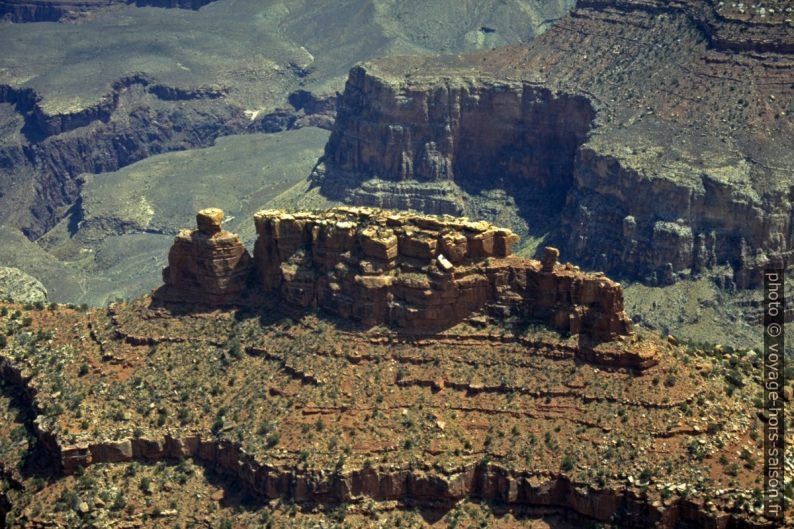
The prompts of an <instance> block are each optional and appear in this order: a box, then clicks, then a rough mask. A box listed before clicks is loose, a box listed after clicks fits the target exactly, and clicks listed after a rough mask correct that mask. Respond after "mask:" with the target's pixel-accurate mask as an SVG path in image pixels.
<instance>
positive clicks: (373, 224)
mask: <svg viewBox="0 0 794 529" xmlns="http://www.w3.org/2000/svg"><path fill="white" fill-rule="evenodd" d="M196 218H197V222H198V229H197V230H192V231H191V230H182V231H181V232H180V233H179V234H178V235H177V236H176V239H175V241H174V244H173V246H172V247H171V250H170V252H169V255H168V266H167V267H166V268H165V269H164V270H163V282H164V283H165V285H164V286H163V287H161V288H160V289H158V290H157V291H156V292H155V297H156V298H158V299H160V300H163V301H168V302H182V303H193V304H202V305H237V304H249V305H250V304H252V303H254V304H255V303H259V302H260V301H261V300H262V299H264V298H269V299H277V300H278V301H279V302H280V304H281V307H282V308H283V309H286V310H287V312H296V311H303V310H305V309H323V310H326V311H328V312H330V313H333V314H336V315H337V316H339V317H341V318H345V319H349V320H354V321H357V322H361V323H363V324H364V325H367V326H370V327H372V326H376V325H387V326H391V327H394V328H397V329H399V330H401V331H404V332H407V333H412V334H416V333H419V334H432V333H434V332H439V331H443V330H446V329H448V328H450V327H452V326H454V325H456V324H457V323H460V322H462V321H464V320H467V319H469V318H470V317H472V316H474V315H478V314H479V315H486V314H490V315H491V316H494V317H496V318H498V319H500V320H503V319H505V318H509V317H512V318H514V319H515V320H516V321H526V320H530V321H539V322H542V323H545V324H548V325H549V326H551V327H553V328H555V329H558V330H560V331H562V332H566V333H570V334H574V335H579V336H581V337H582V338H584V341H585V342H587V343H586V344H584V345H583V347H582V349H583V354H584V349H585V348H588V347H589V346H590V345H591V344H597V343H599V342H605V341H610V340H615V339H618V338H621V337H624V336H627V335H629V334H631V332H632V325H631V321H630V320H629V318H628V316H627V315H626V313H625V312H624V311H623V290H622V288H621V286H620V284H619V283H616V282H614V281H612V280H610V279H608V278H607V277H605V276H604V275H603V274H588V273H584V272H581V271H580V270H579V269H578V268H576V267H574V266H572V265H570V264H566V265H561V264H558V263H557V258H558V256H559V251H558V250H557V249H556V248H547V249H546V254H545V256H544V259H543V262H539V261H535V260H532V259H526V258H521V257H516V256H512V255H511V254H512V249H513V245H514V244H515V243H516V242H517V241H518V237H517V236H516V235H515V234H514V233H513V232H512V231H510V230H509V229H505V228H498V227H496V226H493V225H492V224H490V223H487V222H483V221H479V222H472V221H470V220H468V219H467V218H455V217H449V216H445V217H438V216H429V215H416V214H406V213H400V212H396V211H388V210H380V209H372V208H344V207H342V208H335V209H331V210H328V211H325V212H295V213H286V212H284V211H280V210H266V211H260V212H259V213H257V214H256V215H255V219H254V220H255V223H256V231H257V239H256V244H255V247H254V260H253V264H252V261H251V258H250V256H249V254H248V252H247V251H246V249H245V247H244V246H243V244H242V243H241V242H240V239H239V238H238V237H237V236H236V235H234V234H231V233H229V232H227V231H224V230H222V229H221V221H222V220H223V212H222V211H221V210H219V209H214V208H210V209H206V210H202V211H200V212H199V213H198V215H197V217H196ZM254 269H255V272H256V274H255V275H256V279H258V281H257V282H255V281H254V280H253V279H254V278H253V277H251V276H252V275H253V272H254ZM618 356H621V355H618ZM630 356H631V355H623V357H622V358H621V359H617V360H616V361H615V362H613V363H618V364H620V363H621V362H626V363H627V364H632V365H631V367H635V368H638V369H644V368H646V367H649V366H650V365H653V362H650V363H647V365H646V362H645V360H644V359H642V358H641V355H640V356H637V357H636V358H635V357H632V358H634V360H631V361H627V360H626V359H627V358H629V357H630Z"/></svg>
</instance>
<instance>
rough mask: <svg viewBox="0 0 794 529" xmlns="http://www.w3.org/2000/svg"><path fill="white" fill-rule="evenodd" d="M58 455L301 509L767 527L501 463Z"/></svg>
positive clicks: (83, 449) (184, 448)
mask: <svg viewBox="0 0 794 529" xmlns="http://www.w3.org/2000/svg"><path fill="white" fill-rule="evenodd" d="M59 456H60V462H61V464H62V466H63V469H64V471H65V472H66V473H69V474H72V473H75V472H77V471H78V470H79V469H80V468H81V467H85V466H88V465H90V464H96V463H119V462H126V461H135V460H138V461H159V460H165V459H170V460H173V459H181V458H193V459H194V460H197V461H199V462H203V463H204V464H207V465H209V466H211V468H214V469H216V470H218V471H220V472H222V473H224V474H226V475H230V476H233V477H234V478H236V479H238V480H240V481H241V482H242V483H243V484H244V485H245V486H247V487H249V488H250V489H251V490H252V491H253V492H254V493H255V494H256V495H257V496H259V497H261V498H265V499H279V498H282V499H289V500H292V501H295V502H298V503H310V504H318V503H320V504H339V503H351V502H352V503H356V502H359V501H362V500H374V501H397V502H401V503H405V504H410V505H433V506H436V507H437V506H439V505H445V504H446V505H452V504H454V503H455V502H457V501H459V500H462V499H467V498H471V499H477V500H480V501H486V502H495V503H498V504H501V505H509V506H515V507H520V506H535V507H538V506H542V507H546V508H551V509H561V510H564V511H569V512H572V513H573V514H575V515H579V516H584V517H587V518H588V519H590V520H597V521H600V522H609V523H612V524H617V525H618V526H620V527H651V526H652V527H659V528H661V529H663V528H670V529H672V528H674V527H679V526H690V525H691V526H693V527H695V526H697V527H704V528H713V529H718V528H723V527H730V526H736V527H746V528H748V529H750V528H756V527H758V528H762V527H768V526H767V525H766V524H764V523H761V524H760V525H756V524H752V523H750V522H748V521H747V520H745V519H742V518H740V517H739V516H733V515H730V514H725V513H723V512H720V511H717V512H716V513H714V512H712V513H708V512H707V511H706V510H705V508H704V507H705V506H704V502H703V500H699V499H696V498H693V499H687V498H684V497H680V496H679V497H676V498H674V499H670V500H667V501H665V502H664V504H662V502H654V503H653V504H650V503H649V502H648V500H647V497H646V496H647V494H645V493H643V491H642V490H640V489H639V488H634V489H628V490H618V489H609V488H596V487H593V486H591V485H589V484H587V483H583V482H577V481H576V480H575V479H574V478H573V477H571V476H568V475H565V474H562V473H557V472H549V471H538V472H517V471H514V470H511V469H509V468H506V467H504V466H502V465H500V464H498V463H487V462H486V463H476V464H469V465H465V466H462V467H459V468H433V467H427V468H423V467H421V466H419V467H417V466H413V467H412V468H395V467H394V466H393V465H389V466H385V467H380V466H367V467H365V468H357V469H344V470H337V471H335V472H324V471H321V470H318V471H307V470H301V469H298V468H290V467H289V466H286V465H281V466H277V465H273V464H266V463H262V462H260V461H257V460H256V459H255V458H254V457H252V456H250V455H249V454H247V453H246V452H245V451H244V450H243V449H242V448H241V447H240V446H239V445H237V444H235V443H233V442H230V441H226V440H221V439H214V438H207V437H202V436H201V435H198V434H188V435H167V436H165V437H164V438H162V439H144V438H132V439H122V440H119V441H107V442H96V443H90V444H83V445H79V446H64V447H60V449H59ZM731 524H733V525H731Z"/></svg>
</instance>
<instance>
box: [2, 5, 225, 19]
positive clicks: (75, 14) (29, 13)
mask: <svg viewBox="0 0 794 529" xmlns="http://www.w3.org/2000/svg"><path fill="white" fill-rule="evenodd" d="M212 1H213V0H45V1H42V0H0V19H6V20H10V21H11V22H17V23H19V22H56V21H69V20H73V19H76V18H80V17H85V16H87V15H89V14H91V13H92V12H95V11H102V10H107V9H109V8H111V7H114V6H121V5H125V4H135V5H137V6H141V7H143V6H154V7H168V8H182V9H199V8H200V7H202V6H204V5H206V4H209V3H210V2H212Z"/></svg>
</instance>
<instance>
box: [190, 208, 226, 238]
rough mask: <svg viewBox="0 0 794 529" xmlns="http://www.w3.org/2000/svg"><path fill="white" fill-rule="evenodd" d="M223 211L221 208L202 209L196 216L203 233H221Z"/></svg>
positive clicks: (197, 223)
mask: <svg viewBox="0 0 794 529" xmlns="http://www.w3.org/2000/svg"><path fill="white" fill-rule="evenodd" d="M223 217H224V215H223V210H222V209H219V208H206V209H202V210H201V211H199V212H198V213H197V214H196V225H198V229H199V231H200V232H201V233H206V234H208V235H212V234H214V233H219V232H220V231H221V223H222V222H223Z"/></svg>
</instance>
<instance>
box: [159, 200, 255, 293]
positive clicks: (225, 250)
mask: <svg viewBox="0 0 794 529" xmlns="http://www.w3.org/2000/svg"><path fill="white" fill-rule="evenodd" d="M223 217H224V215H223V211H221V210H220V209H217V208H208V209H203V210H201V211H199V212H198V214H197V215H196V224H197V225H198V229H196V230H181V231H180V232H179V233H178V234H177V236H176V239H175V240H174V245H173V246H172V247H171V251H170V252H169V253H168V266H167V267H165V269H163V282H164V283H165V287H164V288H162V289H160V290H158V292H157V295H158V297H160V298H161V299H163V300H167V301H179V302H186V303H204V304H219V305H223V304H230V303H233V302H235V301H237V300H239V299H240V298H241V297H242V296H243V295H244V294H245V292H246V290H247V288H248V287H249V279H250V277H251V275H252V273H253V266H252V262H251V255H250V254H249V253H248V250H246V249H245V246H244V245H243V243H242V241H240V238H239V237H237V235H235V234H233V233H230V232H228V231H226V230H224V229H222V228H221V223H222V222H223Z"/></svg>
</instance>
